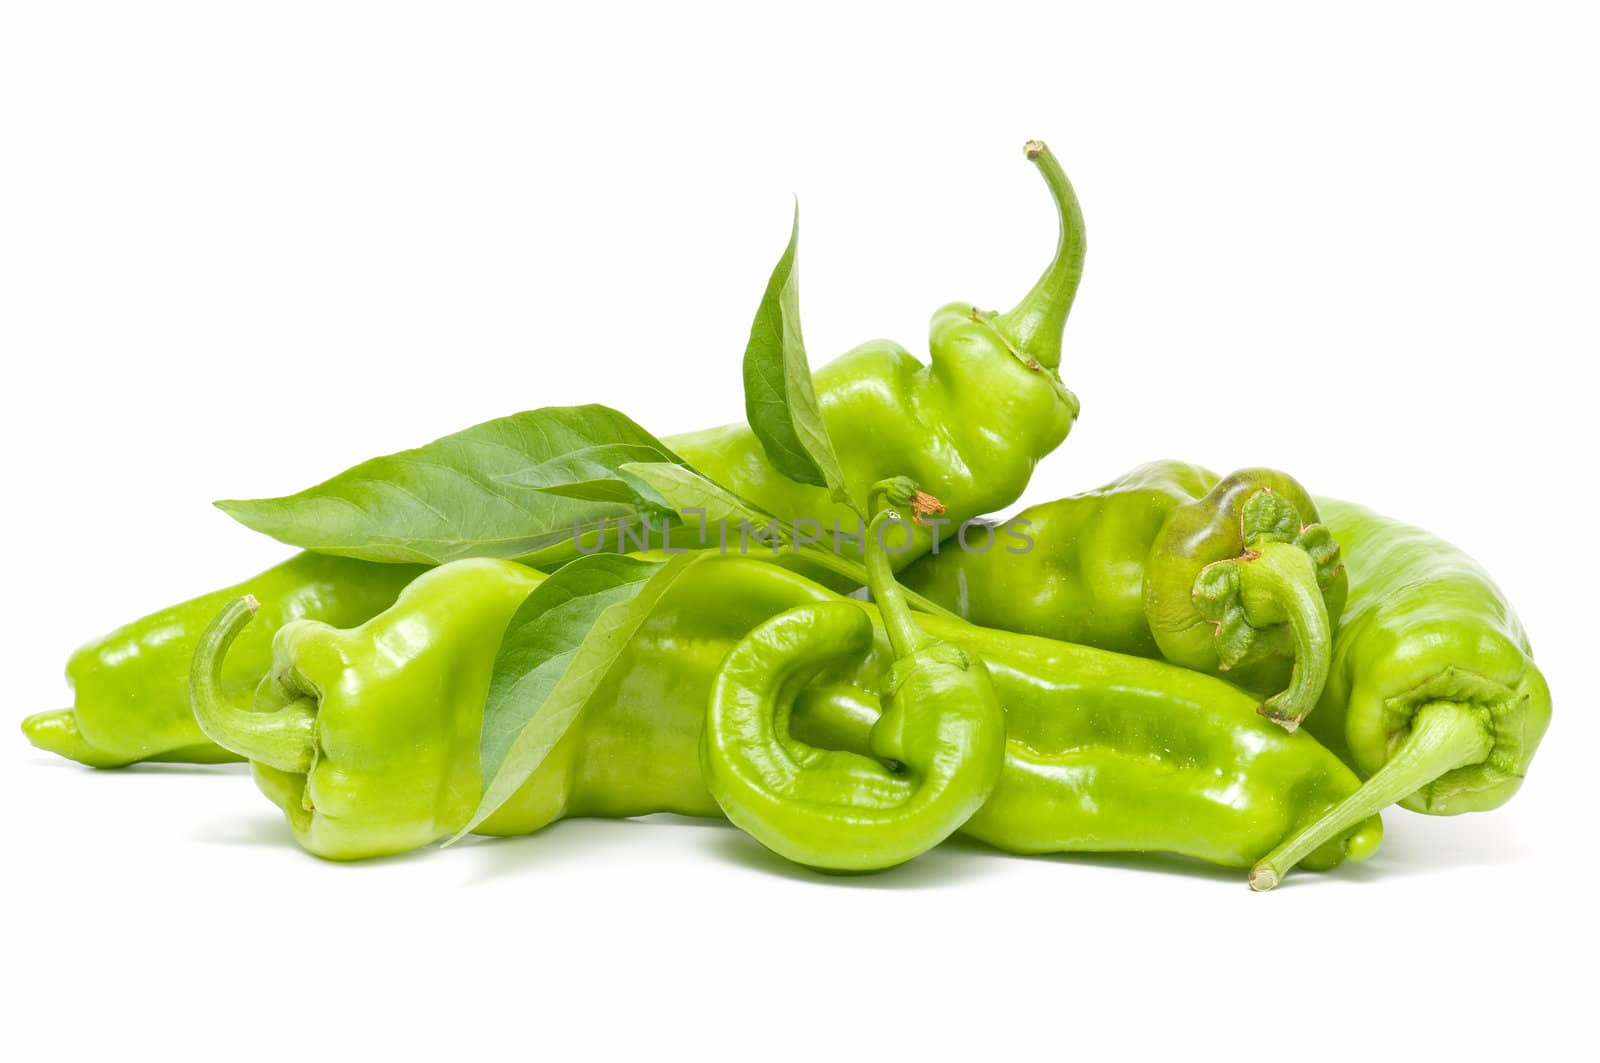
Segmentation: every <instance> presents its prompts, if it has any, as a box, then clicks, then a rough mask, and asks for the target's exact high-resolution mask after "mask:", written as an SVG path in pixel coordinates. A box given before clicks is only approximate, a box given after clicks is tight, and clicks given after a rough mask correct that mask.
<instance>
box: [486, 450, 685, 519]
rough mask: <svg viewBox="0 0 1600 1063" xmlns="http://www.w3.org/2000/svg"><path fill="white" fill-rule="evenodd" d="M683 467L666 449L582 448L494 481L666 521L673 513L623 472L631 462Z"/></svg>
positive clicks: (644, 485)
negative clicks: (613, 505)
mask: <svg viewBox="0 0 1600 1063" xmlns="http://www.w3.org/2000/svg"><path fill="white" fill-rule="evenodd" d="M658 461H659V462H668V463H673V464H678V465H681V464H683V459H682V458H680V457H678V456H677V455H676V454H674V453H672V451H670V450H668V449H666V447H664V446H661V445H659V444H657V445H650V444H642V443H607V444H602V445H600V446H596V447H585V448H584V449H582V450H575V451H573V452H572V453H570V454H562V455H559V456H557V457H554V458H551V459H550V460H549V461H545V462H540V463H539V464H538V465H533V466H530V467H528V468H526V469H523V470H521V471H520V472H514V473H508V474H507V475H505V476H498V477H496V478H495V479H496V480H498V481H499V482H500V483H503V484H509V485H511V486H512V487H528V488H532V489H533V490H536V491H544V492H546V493H548V494H552V495H560V496H562V497H564V498H580V499H588V500H589V501H593V502H614V503H619V504H622V505H631V506H636V507H637V508H638V509H639V510H641V511H642V512H645V513H648V514H650V515H652V516H658V517H663V518H666V517H670V516H672V513H673V510H672V507H671V506H670V505H668V504H667V502H666V500H665V499H663V498H662V497H661V496H660V495H659V494H657V493H656V491H655V490H654V489H653V488H652V487H651V486H650V485H649V484H647V483H645V482H644V481H642V480H640V479H639V478H638V477H636V476H632V475H630V474H629V473H627V472H625V471H624V470H623V466H624V465H627V464H629V463H632V462H658Z"/></svg>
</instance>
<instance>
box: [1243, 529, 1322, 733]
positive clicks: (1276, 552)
mask: <svg viewBox="0 0 1600 1063" xmlns="http://www.w3.org/2000/svg"><path fill="white" fill-rule="evenodd" d="M1253 552H1254V553H1255V555H1256V556H1254V557H1249V558H1246V559H1244V560H1242V561H1241V562H1240V564H1239V601H1240V604H1241V605H1243V606H1244V614H1245V619H1246V620H1248V621H1250V623H1251V624H1252V625H1253V626H1255V627H1258V628H1260V627H1266V626H1268V625H1270V624H1288V625H1289V634H1290V636H1291V637H1292V638H1293V640H1294V663H1293V671H1292V672H1290V674H1289V685H1288V686H1287V687H1285V688H1284V689H1283V690H1281V691H1279V692H1278V693H1276V694H1274V695H1272V697H1270V698H1268V699H1267V700H1266V702H1265V703H1264V704H1263V705H1262V706H1261V707H1260V708H1259V709H1258V710H1257V711H1258V712H1260V713H1261V715H1263V716H1265V717H1266V718H1267V719H1269V720H1271V721H1272V722H1274V723H1277V724H1281V725H1282V726H1283V727H1284V728H1285V729H1286V730H1289V731H1293V730H1295V729H1296V728H1297V727H1299V726H1300V721H1301V720H1303V719H1305V717H1306V713H1308V712H1310V711H1311V710H1312V709H1314V708H1315V707H1316V704H1317V699H1318V698H1320V697H1321V696H1322V687H1323V684H1325V683H1326V682H1327V681H1328V669H1329V668H1330V667H1332V662H1333V636H1332V635H1331V634H1330V632H1329V630H1328V604H1327V602H1326V601H1325V600H1324V599H1323V597H1322V588H1321V586H1320V585H1318V583H1317V569H1316V566H1315V565H1313V564H1312V562H1311V558H1310V557H1309V556H1308V555H1307V554H1306V552H1305V550H1303V549H1301V548H1300V547H1299V546H1298V545H1296V544H1294V543H1275V542H1268V543H1262V544H1261V545H1259V546H1257V547H1256V548H1255V550H1254V551H1253Z"/></svg>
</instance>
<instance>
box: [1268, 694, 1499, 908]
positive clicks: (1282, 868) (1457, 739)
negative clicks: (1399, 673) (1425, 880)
mask: <svg viewBox="0 0 1600 1063" xmlns="http://www.w3.org/2000/svg"><path fill="white" fill-rule="evenodd" d="M1493 748H1494V738H1493V736H1491V735H1490V733H1489V730H1488V728H1487V727H1485V726H1484V721H1483V719H1482V717H1480V716H1479V715H1478V713H1476V712H1474V711H1473V710H1472V709H1470V708H1468V707H1467V706H1465V705H1462V704H1460V703H1459V702H1454V701H1430V702H1429V703H1427V704H1426V705H1424V706H1422V707H1421V708H1420V709H1418V710H1417V712H1416V715H1415V716H1413V717H1412V719H1411V733H1410V734H1408V735H1407V736H1406V737H1405V739H1404V740H1403V741H1402V742H1401V743H1400V744H1399V746H1398V747H1397V748H1395V750H1394V751H1393V753H1391V754H1390V756H1389V759H1388V761H1387V762H1385V763H1384V765H1383V767H1381V768H1379V769H1378V770H1377V771H1376V772H1374V773H1373V774H1372V777H1371V778H1369V779H1368V780H1367V781H1366V782H1364V783H1362V784H1361V788H1360V789H1358V790H1357V791H1356V792H1355V793H1353V794H1351V795H1350V796H1349V797H1347V798H1345V799H1344V800H1343V801H1340V802H1339V803H1338V804H1337V805H1334V806H1333V807H1332V808H1331V809H1329V810H1328V811H1327V812H1326V813H1324V814H1323V816H1322V818H1321V819H1319V820H1317V821H1316V822H1314V823H1310V824H1307V825H1306V826H1304V827H1302V828H1301V829H1300V830H1299V831H1297V832H1296V833H1294V834H1292V835H1290V836H1289V837H1288V838H1287V839H1285V840H1284V841H1283V842H1282V843H1281V844H1280V845H1279V846H1278V847H1277V848H1276V849H1274V850H1272V852H1270V853H1268V854H1267V855H1266V856H1264V857H1262V858H1261V860H1260V861H1258V862H1257V863H1256V866H1255V867H1253V868H1251V869H1250V888H1251V889H1253V890H1270V889H1272V888H1273V887H1275V886H1277V884H1278V883H1279V882H1281V881H1282V880H1283V876H1284V875H1286V874H1288V872H1289V869H1290V868H1292V867H1294V865H1295V864H1298V863H1299V862H1300V861H1301V860H1304V859H1305V858H1306V857H1307V856H1309V855H1310V854H1311V853H1313V852H1315V851H1316V850H1317V849H1318V848H1319V847H1321V846H1322V845H1323V844H1324V843H1326V842H1327V841H1328V840H1329V839H1331V838H1335V837H1338V836H1339V834H1341V833H1342V832H1344V831H1347V830H1349V829H1350V828H1351V827H1353V826H1355V825H1356V824H1357V823H1360V822H1361V821H1362V820H1364V819H1366V818H1367V817H1368V816H1372V815H1375V814H1377V813H1378V812H1380V811H1382V810H1383V809H1385V808H1387V807H1389V806H1390V805H1392V804H1394V803H1395V802H1396V801H1399V800H1400V799H1402V798H1404V797H1407V796H1409V795H1411V794H1414V793H1416V792H1417V791H1418V790H1420V789H1422V788H1423V787H1424V786H1426V785H1428V784H1429V783H1431V782H1433V781H1434V780H1435V779H1437V778H1438V777H1439V776H1441V775H1443V774H1444V773H1445V772H1447V771H1453V770H1454V769H1456V768H1462V767H1465V766H1467V765H1468V764H1477V763H1478V762H1480V761H1482V760H1483V759H1484V758H1485V757H1487V756H1488V755H1489V751H1490V750H1491V749H1493Z"/></svg>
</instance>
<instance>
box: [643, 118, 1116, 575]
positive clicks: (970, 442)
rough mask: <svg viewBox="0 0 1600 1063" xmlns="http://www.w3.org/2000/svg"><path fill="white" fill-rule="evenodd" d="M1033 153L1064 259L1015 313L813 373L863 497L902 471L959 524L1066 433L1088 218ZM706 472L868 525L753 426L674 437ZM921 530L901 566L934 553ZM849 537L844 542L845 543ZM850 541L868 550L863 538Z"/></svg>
mask: <svg viewBox="0 0 1600 1063" xmlns="http://www.w3.org/2000/svg"><path fill="white" fill-rule="evenodd" d="M1026 154H1027V156H1028V158H1029V159H1031V160H1032V161H1033V162H1034V163H1035V165H1037V166H1038V167H1039V170H1040V172H1041V173H1042V174H1043V175H1044V179H1045V182H1046V184H1047V185H1048V186H1049V189H1050V194H1051V196H1052V198H1053V199H1054V200H1055V205H1056V211H1057V214H1058V216H1059V226H1060V230H1059V237H1058V240H1057V245H1056V252H1055V256H1054V258H1053V259H1052V260H1051V262H1050V264H1049V266H1048V267H1047V268H1046V270H1045V271H1044V273H1043V275H1042V276H1040V278H1039V280H1038V282H1037V283H1036V284H1035V285H1034V286H1033V289H1032V290H1031V291H1029V292H1028V294H1027V295H1026V296H1025V297H1023V299H1022V301H1021V302H1020V303H1018V304H1017V306H1016V307H1015V308H1014V309H1012V310H1011V311H1010V312H1008V313H1004V314H998V313H994V312H992V311H985V310H980V309H978V308H977V307H975V306H973V305H972V304H970V303H951V304H949V305H947V306H945V307H943V308H942V309H940V310H939V311H938V312H937V313H935V314H934V315H933V321H932V324H931V326H930V329H929V338H928V351H929V355H930V359H931V361H930V364H929V365H923V364H922V363H921V362H919V361H917V359H916V358H915V357H914V356H913V355H912V354H911V353H910V352H909V351H907V350H906V349H905V348H904V347H901V346H900V345H899V344H897V343H893V342H891V341H889V340H874V341H871V342H868V343H865V344H862V345H861V346H859V347H856V348H855V349H853V350H851V351H848V352H847V353H845V354H843V355H841V356H840V357H838V358H837V359H835V360H834V361H832V362H830V363H829V364H827V365H825V366H823V367H822V368H820V369H818V370H817V371H816V373H815V374H814V381H815V387H816V396H817V402H818V405H819V407H820V409H821V413H822V419H823V422H824V423H825V424H826V426H827V431H828V434H829V436H830V437H831V438H832V440H833V444H834V448H835V449H836V450H837V451H838V453H839V455H840V460H841V462H842V464H843V469H844V475H845V480H846V482H847V483H848V485H849V487H850V489H851V492H852V494H853V495H855V496H856V497H864V496H865V495H866V494H867V492H868V490H869V488H870V485H872V484H875V483H877V482H878V481H880V480H884V479H887V478H888V477H891V476H899V475H902V474H903V475H906V476H909V477H910V478H911V479H913V480H915V481H916V482H917V483H919V484H921V485H922V486H923V487H924V488H925V489H926V490H927V491H929V492H930V493H931V494H933V495H936V496H938V498H939V499H940V500H941V501H943V502H944V503H945V505H946V506H947V507H948V510H949V522H951V523H953V524H960V523H961V522H962V521H965V520H968V519H970V518H972V517H976V516H979V515H981V514H984V513H991V512H993V511H995V510H997V509H1001V508H1003V507H1005V506H1008V505H1010V504H1011V503H1012V502H1014V501H1016V499H1017V498H1018V496H1020V495H1021V494H1022V491H1023V489H1024V488H1025V487H1026V486H1027V484H1028V479H1029V477H1031V476H1032V475H1033V468H1034V465H1035V464H1036V463H1037V462H1038V461H1039V459H1040V458H1042V457H1044V456H1045V455H1046V454H1049V453H1050V452H1051V451H1052V450H1054V449H1055V448H1056V447H1057V446H1058V445H1060V443H1061V441H1062V440H1064V439H1065V438H1066V437H1067V432H1068V431H1069V430H1070V429H1071V427H1072V422H1073V421H1074V420H1075V419H1076V418H1077V416H1078V400H1077V398H1076V397H1074V396H1073V394H1072V393H1071V392H1070V391H1068V390H1067V389H1066V387H1065V385H1063V384H1062V382H1061V376H1060V374H1059V372H1058V371H1057V367H1058V366H1059V365H1060V363H1061V336H1062V330H1063V329H1064V327H1065V325H1066V320H1067V313H1068V311H1069V310H1070V309H1071V308H1072V300H1073V296H1074V295H1075V294H1076V292H1077V288H1078V279H1079V276H1080V275H1081V274H1082V271H1083V255H1084V248H1085V241H1084V231H1083V213H1082V211H1081V210H1080V209H1079V207H1078V201H1077V197H1076V196H1075V195H1074V193H1073V190H1072V185H1071V183H1070V182H1069V181H1068V180H1067V175H1066V173H1065V172H1064V171H1063V170H1062V169H1061V164H1060V163H1058V162H1057V161H1056V158H1055V156H1054V155H1052V154H1051V153H1050V150H1049V149H1048V148H1046V147H1045V146H1044V145H1043V144H1042V143H1039V142H1038V141H1032V142H1030V143H1029V144H1028V145H1027V147H1026ZM666 442H667V444H668V445H669V446H670V447H672V449H673V450H674V451H676V452H677V453H678V454H679V455H681V456H682V457H684V458H685V459H687V460H688V462H689V463H690V464H691V465H693V466H694V467H695V468H696V469H698V470H699V471H700V472H702V473H703V474H705V475H706V476H708V477H710V478H711V479H712V480H714V481H716V482H717V483H719V484H721V485H722V486H724V487H727V488H729V489H731V490H732V491H734V492H735V493H737V494H739V495H740V496H742V497H743V498H745V499H747V500H749V501H751V502H754V503H755V504H756V505H758V506H760V507H761V508H763V509H764V510H766V511H767V512H768V513H772V514H774V515H776V516H777V517H779V518H781V519H782V520H786V521H798V520H801V519H806V520H815V521H816V522H817V523H818V525H819V527H820V528H821V529H822V530H823V531H824V532H831V531H832V530H833V529H836V528H837V529H840V530H842V531H845V532H849V533H857V532H859V531H860V525H859V520H858V517H857V515H856V512H855V511H854V510H852V509H850V508H849V507H848V506H846V505H845V504H843V503H838V502H834V501H832V500H831V499H830V497H829V494H828V491H827V490H826V489H825V488H821V487H812V486H808V485H805V484H801V483H797V482H795V481H793V480H790V479H788V478H787V477H785V476H784V475H782V474H781V473H779V472H778V471H777V470H776V469H775V468H773V466H772V463H771V462H770V461H768V460H767V457H766V454H765V453H764V451H763V450H762V447H761V443H760V442H759V441H758V440H757V438H756V436H755V433H754V432H752V431H751V429H750V427H749V426H748V425H745V424H738V425H728V426H726V427H723V428H713V429H708V430H705V431H700V432H693V433H689V434H687V435H680V436H674V437H672V438H669V439H668V440H667V441H666ZM936 530H937V528H934V529H932V530H930V529H928V528H919V529H917V533H916V535H915V536H914V538H913V539H912V541H911V542H910V543H909V544H908V546H907V548H906V549H905V550H903V551H901V552H899V553H898V554H897V555H896V557H895V559H894V561H895V566H896V567H897V568H898V567H902V566H904V565H905V564H908V563H909V562H910V561H911V560H912V559H913V558H915V557H917V556H918V555H920V554H922V553H924V552H926V551H927V550H928V549H929V546H930V544H931V542H932V541H933V539H934V537H935V536H934V531H936ZM839 542H840V545H841V547H843V546H844V545H845V542H844V539H843V538H842V537H841V538H840V540H839ZM850 548H851V549H853V550H856V551H857V552H859V551H860V545H859V543H857V544H852V545H851V546H850Z"/></svg>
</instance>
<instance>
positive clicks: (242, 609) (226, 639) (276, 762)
mask: <svg viewBox="0 0 1600 1063" xmlns="http://www.w3.org/2000/svg"><path fill="white" fill-rule="evenodd" d="M257 608H259V605H258V603H257V602H256V600H255V598H254V597H252V596H250V595H245V596H244V597H243V598H235V599H234V600H233V601H231V602H229V603H228V604H227V605H225V606H223V607H222V612H220V613H218V614H217V617H216V619H215V620H213V621H211V623H210V625H209V626H207V628H206V630H205V633H204V634H202V635H201V636H200V642H199V645H197V646H196V647H195V651H194V663H193V665H192V666H191V667H190V669H189V701H190V704H191V705H192V706H193V708H194V718H195V722H196V723H198V724H199V725H200V730H202V731H204V732H205V735H206V737H207V738H209V739H211V740H212V741H213V742H215V743H216V744H217V745H219V746H221V747H223V748H224V749H230V750H232V751H233V752H235V753H237V754H239V755H240V756H241V757H246V758H248V759H250V760H252V761H255V762H257V763H259V764H265V765H267V766H268V767H271V768H277V769H278V770H279V771H287V772H293V773H295V774H304V773H306V772H308V771H310V770H311V764H312V760H313V756H312V753H313V749H314V738H313V732H314V730H315V728H316V721H317V712H316V705H315V703H313V702H311V701H309V700H308V699H301V700H298V701H293V702H291V703H289V704H288V705H285V706H284V707H283V708H281V709H278V710H276V711H274V712H255V711H252V710H251V709H249V708H247V707H245V706H242V705H236V704H234V703H233V702H231V701H230V700H229V699H228V697H227V695H226V694H224V693H223V689H222V665H223V662H224V661H225V660H226V659H227V655H228V648H229V647H230V646H232V645H233V640H234V639H236V638H238V637H239V632H241V631H243V630H244V629H245V626H246V625H247V624H249V623H250V621H251V619H252V618H253V617H254V616H255V614H256V609H257Z"/></svg>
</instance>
